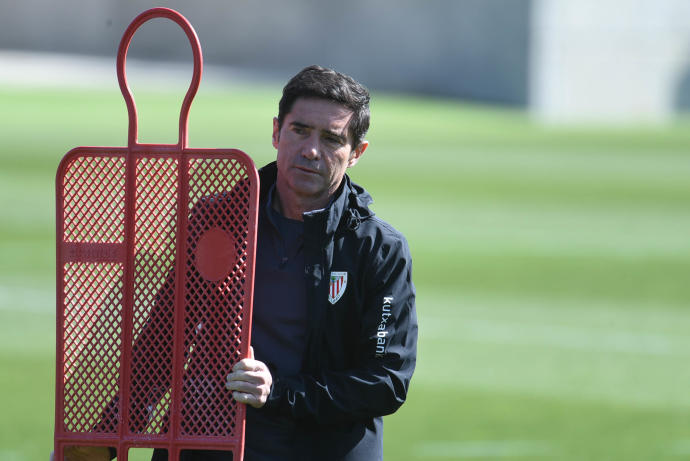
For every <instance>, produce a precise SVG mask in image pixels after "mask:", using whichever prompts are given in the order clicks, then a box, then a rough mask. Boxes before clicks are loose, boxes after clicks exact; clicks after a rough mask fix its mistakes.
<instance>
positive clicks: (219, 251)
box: [196, 227, 235, 282]
mask: <svg viewBox="0 0 690 461" xmlns="http://www.w3.org/2000/svg"><path fill="white" fill-rule="evenodd" d="M234 265H235V245H234V244H233V242H232V239H231V238H230V236H229V235H228V234H227V233H226V232H225V231H224V230H222V229H220V228H218V227H212V228H211V229H209V230H207V231H206V232H205V233H204V235H202V236H201V238H200V239H199V243H197V246H196V268H197V270H198V271H199V273H200V274H201V276H202V277H204V278H205V279H207V280H211V281H213V282H216V281H218V280H220V279H222V278H223V277H225V276H226V275H228V273H229V272H230V269H232V267H233V266H234Z"/></svg>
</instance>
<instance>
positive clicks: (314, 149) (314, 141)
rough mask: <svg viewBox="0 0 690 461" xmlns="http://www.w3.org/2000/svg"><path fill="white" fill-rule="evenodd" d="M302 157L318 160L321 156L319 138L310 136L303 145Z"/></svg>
mask: <svg viewBox="0 0 690 461" xmlns="http://www.w3.org/2000/svg"><path fill="white" fill-rule="evenodd" d="M302 157H304V158H306V159H307V160H318V158H319V140H318V138H317V137H315V136H310V137H309V139H307V140H306V142H305V143H304V146H302Z"/></svg>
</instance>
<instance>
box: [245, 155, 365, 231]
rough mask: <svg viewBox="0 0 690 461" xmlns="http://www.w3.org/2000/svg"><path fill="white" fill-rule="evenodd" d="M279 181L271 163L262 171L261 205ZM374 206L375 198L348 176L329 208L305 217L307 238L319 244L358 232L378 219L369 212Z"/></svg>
mask: <svg viewBox="0 0 690 461" xmlns="http://www.w3.org/2000/svg"><path fill="white" fill-rule="evenodd" d="M277 177H278V167H277V165H276V162H271V163H269V164H268V165H266V166H264V167H263V168H261V169H260V170H259V180H260V183H259V184H260V192H259V197H260V200H261V203H265V201H266V200H267V198H268V193H269V192H270V190H271V186H272V185H273V184H275V182H276V179H277ZM372 202H373V200H372V198H371V195H369V193H368V192H367V191H366V190H364V188H362V187H361V186H359V185H357V184H355V183H353V182H352V181H351V180H350V177H349V176H347V175H345V177H344V178H343V183H342V184H341V185H340V188H339V189H338V191H337V192H336V193H335V196H334V198H333V199H332V200H331V202H330V204H329V205H328V206H327V207H326V208H324V209H322V210H314V211H309V212H307V213H304V215H303V217H304V228H305V236H306V235H309V236H311V237H312V238H313V237H316V238H317V239H318V240H319V241H321V240H322V239H323V240H329V239H331V238H332V237H333V235H334V234H335V233H336V231H338V230H339V229H343V228H345V229H352V230H354V229H356V228H357V227H358V226H359V224H360V223H361V222H362V221H363V220H365V219H368V218H370V217H372V216H374V213H373V212H372V211H371V210H370V209H369V205H370V204H371V203H372ZM315 243H316V242H315ZM319 243H320V242H319Z"/></svg>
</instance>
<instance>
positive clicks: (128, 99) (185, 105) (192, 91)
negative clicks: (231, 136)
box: [117, 8, 203, 149]
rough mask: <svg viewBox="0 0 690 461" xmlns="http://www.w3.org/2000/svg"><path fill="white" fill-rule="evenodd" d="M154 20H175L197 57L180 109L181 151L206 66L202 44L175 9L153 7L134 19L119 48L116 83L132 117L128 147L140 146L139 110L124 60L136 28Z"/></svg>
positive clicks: (179, 141) (185, 144)
mask: <svg viewBox="0 0 690 461" xmlns="http://www.w3.org/2000/svg"><path fill="white" fill-rule="evenodd" d="M154 18H167V19H170V20H172V21H175V22H176V23H177V24H178V25H179V26H180V27H182V29H183V30H184V32H185V34H187V38H188V39H189V43H190V44H191V45H192V53H193V55H194V73H193V75H192V82H191V83H190V85H189V89H188V90H187V94H186V95H185V98H184V101H182V108H181V109H180V137H179V140H178V143H177V145H178V147H179V148H180V149H182V148H186V147H187V122H188V120H189V108H190V106H191V105H192V100H193V99H194V95H196V92H197V90H198V89H199V83H200V82H201V71H202V67H203V58H202V56H201V44H200V43H199V37H197V35H196V31H195V30H194V28H193V27H192V25H191V24H190V23H189V21H188V20H187V18H185V17H184V16H182V15H181V14H180V13H178V12H177V11H175V10H171V9H170V8H152V9H150V10H146V11H144V12H143V13H141V14H140V15H139V16H137V17H136V18H134V20H133V21H132V22H131V24H130V25H129V27H127V30H125V33H124V35H123V36H122V40H121V41H120V47H119V49H118V51H117V81H118V82H119V84H120V91H122V96H124V98H125V103H126V104H127V113H128V114H129V133H128V136H127V144H128V146H129V147H132V146H135V145H137V144H138V143H137V139H138V138H137V126H138V122H137V107H136V105H135V104H134V97H133V95H132V91H131V90H130V88H129V85H128V84H127V76H126V74H125V61H126V60H127V50H128V49H129V44H130V43H131V41H132V37H133V36H134V33H135V32H136V31H137V29H138V28H139V27H140V26H141V25H142V24H144V23H145V22H146V21H148V20H150V19H154Z"/></svg>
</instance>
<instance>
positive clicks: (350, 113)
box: [69, 66, 417, 461]
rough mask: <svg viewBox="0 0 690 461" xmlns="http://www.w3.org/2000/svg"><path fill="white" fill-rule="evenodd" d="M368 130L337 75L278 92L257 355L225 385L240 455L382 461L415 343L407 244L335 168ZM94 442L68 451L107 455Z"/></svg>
mask: <svg viewBox="0 0 690 461" xmlns="http://www.w3.org/2000/svg"><path fill="white" fill-rule="evenodd" d="M368 127H369V93H368V91H367V90H366V89H365V88H364V87H363V86H362V85H360V84H359V83H357V82H356V81H354V80H353V79H352V78H350V77H348V76H345V75H343V74H340V73H338V72H335V71H333V70H330V69H325V68H322V67H318V66H310V67H307V68H305V69H303V70H302V71H300V72H299V73H298V74H297V75H295V76H294V77H293V78H292V79H291V80H290V81H289V82H288V84H287V85H286V86H285V88H284V89H283V96H282V99H281V100H280V104H279V113H278V117H277V118H274V120H273V137H272V141H273V146H274V147H275V148H276V149H277V161H276V162H274V163H271V164H269V165H267V166H265V167H264V168H262V169H261V170H260V171H259V175H260V183H261V192H260V211H259V235H258V245H257V256H256V273H255V295H254V296H255V297H254V311H253V320H252V323H253V326H252V344H253V348H254V351H255V357H254V358H249V359H244V360H242V361H240V362H238V363H237V364H236V365H235V367H234V369H233V372H232V373H231V374H230V375H228V377H227V382H226V388H227V389H228V390H229V392H232V396H233V398H235V399H236V400H237V401H238V402H241V403H245V404H247V405H249V407H250V408H248V411H247V428H246V444H245V460H247V461H253V460H291V459H294V460H377V459H382V458H383V438H382V437H383V433H382V430H383V423H382V416H384V415H387V414H390V413H393V412H394V411H396V410H397V409H398V408H399V407H400V405H402V403H403V402H404V401H405V398H406V394H407V390H408V387H409V384H410V379H411V377H412V373H413V371H414V367H415V362H416V343H417V318H416V313H415V291H414V286H413V284H412V279H411V259H410V253H409V249H408V246H407V242H406V241H405V239H404V237H403V236H402V235H401V234H400V233H399V232H397V231H396V230H394V229H393V228H392V227H391V226H389V225H388V224H387V223H385V222H384V221H382V220H380V219H379V218H378V217H376V216H374V213H373V212H371V211H370V210H369V208H368V205H369V204H370V203H371V201H372V200H371V197H370V196H369V194H368V193H367V192H366V191H365V190H364V189H362V188H361V187H359V186H358V185H356V184H354V183H352V182H351V181H350V179H349V177H348V176H347V175H346V174H345V172H346V170H347V168H350V167H352V166H354V165H355V164H357V162H358V161H359V159H360V158H361V157H362V155H363V154H364V152H365V151H366V150H367V147H368V145H369V143H368V142H367V141H365V139H364V137H365V135H366V132H367V130H368ZM98 451H99V449H87V448H75V449H74V450H73V451H72V457H71V458H69V459H70V461H81V460H97V459H109V457H110V456H108V455H107V454H106V453H104V452H103V451H102V450H101V451H100V453H99V454H97V453H96V452H98ZM80 453H81V455H80ZM92 454H93V456H92ZM82 455H83V456H82ZM96 456H101V457H102V458H98V457H96ZM230 457H231V456H230V455H229V454H226V453H222V452H188V453H186V454H183V456H182V459H183V460H185V461H187V460H189V461H191V460H200V461H201V460H205V461H210V460H218V461H220V460H224V461H225V460H229V459H230ZM164 459H167V455H166V454H165V452H163V451H162V450H157V451H156V452H155V453H154V457H153V460H155V461H158V460H164Z"/></svg>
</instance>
